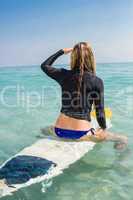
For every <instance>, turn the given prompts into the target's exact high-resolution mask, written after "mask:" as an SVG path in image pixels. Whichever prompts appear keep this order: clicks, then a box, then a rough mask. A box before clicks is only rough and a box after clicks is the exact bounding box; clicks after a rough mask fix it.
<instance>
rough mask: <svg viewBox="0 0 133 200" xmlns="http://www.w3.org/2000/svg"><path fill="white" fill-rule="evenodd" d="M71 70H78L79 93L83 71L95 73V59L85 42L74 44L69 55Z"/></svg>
mask: <svg viewBox="0 0 133 200" xmlns="http://www.w3.org/2000/svg"><path fill="white" fill-rule="evenodd" d="M70 66H71V69H79V72H80V74H79V87H78V93H79V92H80V88H81V83H82V78H83V74H84V71H88V72H91V73H93V74H95V73H96V65H95V58H94V55H93V52H92V48H91V46H90V45H89V44H88V43H87V42H80V43H78V44H76V45H75V46H74V48H73V50H72V53H71V63H70Z"/></svg>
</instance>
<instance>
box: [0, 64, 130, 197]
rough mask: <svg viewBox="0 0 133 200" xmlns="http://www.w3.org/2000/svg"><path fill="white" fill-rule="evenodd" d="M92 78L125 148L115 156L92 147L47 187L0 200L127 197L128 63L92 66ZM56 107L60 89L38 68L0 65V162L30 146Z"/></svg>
mask: <svg viewBox="0 0 133 200" xmlns="http://www.w3.org/2000/svg"><path fill="white" fill-rule="evenodd" d="M97 74H98V75H99V76H100V77H101V78H103V80H104V83H105V104H106V107H110V108H111V109H112V111H113V119H112V123H113V127H112V129H111V130H112V131H114V132H117V133H124V134H125V135H127V136H128V138H129V147H128V149H127V150H126V151H124V152H118V151H116V150H114V149H113V145H112V144H111V143H106V144H105V143H103V144H97V145H96V146H95V148H94V149H93V150H92V151H90V152H89V153H88V154H87V155H85V156H84V157H83V158H82V159H81V160H80V161H78V162H77V163H75V164H73V165H72V166H70V168H69V169H66V170H65V171H64V173H63V174H61V175H60V176H58V177H55V178H54V179H53V180H52V184H51V182H49V183H48V184H47V185H51V186H50V187H47V188H44V187H45V183H44V184H41V183H39V184H35V185H32V186H30V187H27V188H23V189H21V190H20V191H18V192H16V193H14V195H13V196H8V197H3V198H2V199H3V200H4V199H7V200H43V199H45V200H73V199H77V200H88V199H89V200H106V199H108V200H132V199H133V156H132V150H133V63H110V64H98V65H97ZM59 109H60V87H59V86H58V84H57V83H56V82H55V81H53V80H51V79H50V78H48V77H47V76H46V75H45V74H43V73H42V71H41V69H40V68H39V67H38V66H24V67H23V66H22V67H1V68H0V164H2V163H3V162H4V161H5V160H6V159H8V158H9V157H11V156H13V155H14V154H16V153H18V152H19V151H20V150H22V149H23V148H24V147H26V146H29V145H31V144H32V143H33V142H35V141H36V140H37V139H38V138H37V136H38V135H40V128H44V127H45V126H47V125H50V124H53V123H54V121H55V119H56V117H57V115H58V113H59ZM66 153H67V152H66ZM44 190H46V192H44Z"/></svg>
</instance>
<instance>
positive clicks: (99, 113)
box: [94, 79, 106, 129]
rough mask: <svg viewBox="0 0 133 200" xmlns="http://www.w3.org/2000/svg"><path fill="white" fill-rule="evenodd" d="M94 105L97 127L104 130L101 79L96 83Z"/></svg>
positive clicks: (104, 120)
mask: <svg viewBox="0 0 133 200" xmlns="http://www.w3.org/2000/svg"><path fill="white" fill-rule="evenodd" d="M94 105H95V109H96V117H97V121H98V124H99V126H100V127H101V128H102V129H106V119H105V112H104V85H103V81H102V80H101V79H98V80H97V81H96V87H95V98H94Z"/></svg>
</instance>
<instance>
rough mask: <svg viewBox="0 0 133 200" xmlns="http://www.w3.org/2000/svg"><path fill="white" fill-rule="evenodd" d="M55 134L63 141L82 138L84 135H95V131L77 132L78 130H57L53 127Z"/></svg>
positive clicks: (92, 129) (91, 129)
mask: <svg viewBox="0 0 133 200" xmlns="http://www.w3.org/2000/svg"><path fill="white" fill-rule="evenodd" d="M54 129H55V133H56V135H57V136H58V137H60V138H64V139H79V138H81V137H82V136H84V135H86V134H89V133H90V134H91V135H94V134H95V129H94V128H90V129H89V130H86V131H79V130H69V129H62V128H57V127H55V128H54Z"/></svg>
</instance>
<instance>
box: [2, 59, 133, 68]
mask: <svg viewBox="0 0 133 200" xmlns="http://www.w3.org/2000/svg"><path fill="white" fill-rule="evenodd" d="M119 63H123V64H124V63H125V64H126V63H133V61H116V62H97V63H96V64H119ZM40 65H41V64H16V65H15V64H11V65H1V64H0V68H1V67H28V66H29V67H33V66H40ZM57 65H69V64H67V63H61V64H55V65H54V66H57Z"/></svg>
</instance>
